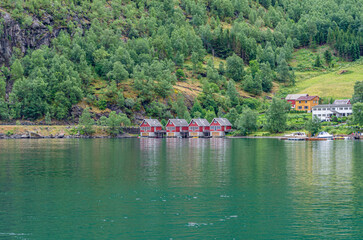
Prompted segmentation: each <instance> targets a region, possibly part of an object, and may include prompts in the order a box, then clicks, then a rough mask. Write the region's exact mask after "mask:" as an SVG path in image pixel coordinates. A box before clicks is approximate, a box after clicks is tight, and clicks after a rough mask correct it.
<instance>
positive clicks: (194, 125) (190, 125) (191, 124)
mask: <svg viewBox="0 0 363 240" xmlns="http://www.w3.org/2000/svg"><path fill="white" fill-rule="evenodd" d="M192 127H194V128H195V127H196V128H197V129H196V130H193V129H192ZM188 132H189V133H191V132H203V127H200V126H199V125H198V124H197V123H195V122H191V123H190V124H189V126H188Z"/></svg>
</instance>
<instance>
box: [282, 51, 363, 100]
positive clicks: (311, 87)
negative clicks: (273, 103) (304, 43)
mask: <svg viewBox="0 0 363 240" xmlns="http://www.w3.org/2000/svg"><path fill="white" fill-rule="evenodd" d="M326 50H330V48H329V47H328V46H320V47H318V48H317V49H316V51H312V50H311V49H305V48H303V49H300V50H298V51H295V52H294V54H293V58H292V60H291V61H290V63H289V64H290V66H291V67H292V68H293V69H294V70H295V75H296V84H295V86H292V87H286V88H282V89H281V92H282V93H284V94H289V93H292V94H293V93H307V94H309V95H318V96H320V97H326V98H334V99H339V98H351V97H352V95H353V92H354V84H355V82H356V81H363V61H362V60H360V61H356V62H353V63H352V62H346V61H344V60H342V59H341V58H338V57H335V56H333V60H332V65H333V66H332V67H330V68H329V67H328V66H327V65H326V64H325V60H324V52H325V51H326ZM318 54H319V56H320V59H321V61H322V63H323V67H321V68H315V67H314V66H313V65H314V62H315V59H316V56H317V55H318Z"/></svg>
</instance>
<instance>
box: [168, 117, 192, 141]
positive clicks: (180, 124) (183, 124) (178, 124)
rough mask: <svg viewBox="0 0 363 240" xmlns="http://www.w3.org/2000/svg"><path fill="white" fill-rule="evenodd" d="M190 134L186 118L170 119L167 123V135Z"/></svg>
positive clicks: (183, 135)
mask: <svg viewBox="0 0 363 240" xmlns="http://www.w3.org/2000/svg"><path fill="white" fill-rule="evenodd" d="M187 134H188V122H187V121H186V120H185V119H169V121H168V123H167V124H166V136H167V137H186V136H187Z"/></svg>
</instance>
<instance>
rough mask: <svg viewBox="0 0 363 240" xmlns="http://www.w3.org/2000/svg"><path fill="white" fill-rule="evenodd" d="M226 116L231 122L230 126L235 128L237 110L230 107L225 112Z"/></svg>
mask: <svg viewBox="0 0 363 240" xmlns="http://www.w3.org/2000/svg"><path fill="white" fill-rule="evenodd" d="M226 118H227V119H228V120H229V121H230V122H231V123H232V126H233V127H234V128H236V120H237V118H238V112H237V110H236V109H235V108H231V109H230V110H229V112H228V113H227V114H226Z"/></svg>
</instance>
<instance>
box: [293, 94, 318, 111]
mask: <svg viewBox="0 0 363 240" xmlns="http://www.w3.org/2000/svg"><path fill="white" fill-rule="evenodd" d="M295 104H296V105H295V106H296V107H295V110H298V111H308V112H311V108H312V107H314V106H316V105H318V104H319V97H318V96H303V97H299V98H298V99H296V103H295Z"/></svg>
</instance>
